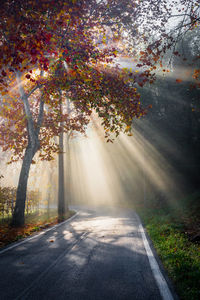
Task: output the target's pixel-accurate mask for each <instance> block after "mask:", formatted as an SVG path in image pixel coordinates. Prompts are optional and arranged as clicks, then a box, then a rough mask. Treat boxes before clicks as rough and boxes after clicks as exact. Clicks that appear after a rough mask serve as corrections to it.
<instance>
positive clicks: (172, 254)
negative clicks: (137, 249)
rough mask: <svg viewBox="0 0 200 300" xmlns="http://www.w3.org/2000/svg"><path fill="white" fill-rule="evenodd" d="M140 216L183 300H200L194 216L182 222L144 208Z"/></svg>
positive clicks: (199, 246)
mask: <svg viewBox="0 0 200 300" xmlns="http://www.w3.org/2000/svg"><path fill="white" fill-rule="evenodd" d="M137 212H138V214H139V215H140V217H141V219H142V221H143V222H144V224H145V227H146V229H147V232H148V234H149V236H150V238H151V240H152V242H153V244H154V247H155V249H156V251H157V253H158V255H159V257H160V258H161V261H162V262H163V265H164V267H165V268H166V270H167V272H168V275H169V277H170V278H171V280H172V281H173V282H174V285H175V288H176V291H177V294H178V295H179V297H180V299H184V300H186V299H187V300H188V299H190V300H197V299H200V244H199V243H197V242H191V240H190V238H189V236H188V232H187V228H188V227H187V226H189V223H188V219H189V218H190V216H189V215H190V214H191V212H190V211H188V213H186V212H185V214H184V215H182V218H178V216H177V215H176V213H175V212H173V213H172V212H169V210H165V209H150V208H141V207H140V208H139V209H138V211H137ZM179 213H180V211H179ZM175 215H176V217H175ZM195 217H196V216H195V215H194V219H195ZM183 220H186V221H185V223H184V222H183ZM190 225H191V224H190ZM193 227H194V224H193ZM185 230H186V231H185Z"/></svg>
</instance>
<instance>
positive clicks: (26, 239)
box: [0, 212, 79, 255]
mask: <svg viewBox="0 0 200 300" xmlns="http://www.w3.org/2000/svg"><path fill="white" fill-rule="evenodd" d="M78 214H79V212H76V214H75V215H73V216H72V217H71V218H69V219H67V220H66V221H64V222H61V223H59V224H57V225H54V226H53V227H50V228H48V229H45V230H43V231H42V232H40V233H38V234H36V235H34V236H31V237H28V238H25V239H24V240H23V241H21V242H18V243H15V244H14V245H12V246H10V247H8V248H6V249H3V250H1V251H0V255H1V254H3V253H5V252H7V251H9V250H11V249H13V248H16V247H18V246H20V245H22V244H24V243H26V242H28V241H30V240H33V239H35V238H37V237H39V236H40V235H43V234H45V233H46V232H48V231H51V230H53V229H55V228H57V227H59V226H61V225H63V224H66V223H68V222H69V221H71V220H72V219H74V218H75V217H76V216H77V215H78Z"/></svg>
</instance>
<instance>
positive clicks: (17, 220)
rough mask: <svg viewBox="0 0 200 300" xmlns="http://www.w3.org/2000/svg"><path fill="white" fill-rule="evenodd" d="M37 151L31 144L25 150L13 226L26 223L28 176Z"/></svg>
mask: <svg viewBox="0 0 200 300" xmlns="http://www.w3.org/2000/svg"><path fill="white" fill-rule="evenodd" d="M35 152H36V150H35V149H34V148H32V147H31V146H28V147H27V148H26V151H25V155H24V159H23V163H22V168H21V172H20V176H19V182H18V187H17V197H16V204H15V209H14V213H13V217H12V221H11V226H13V227H20V226H23V225H24V211H25V203H26V192H27V183H28V176H29V171H30V166H31V162H32V159H33V157H34V155H35Z"/></svg>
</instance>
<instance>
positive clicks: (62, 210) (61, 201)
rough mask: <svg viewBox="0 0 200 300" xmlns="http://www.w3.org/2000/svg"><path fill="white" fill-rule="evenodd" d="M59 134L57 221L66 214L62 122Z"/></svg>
mask: <svg viewBox="0 0 200 300" xmlns="http://www.w3.org/2000/svg"><path fill="white" fill-rule="evenodd" d="M60 114H61V118H62V92H61V91H60ZM60 128H61V132H60V135H59V148H60V152H59V154H58V219H59V220H62V219H63V218H64V216H65V214H66V206H65V188H64V143H63V138H64V132H63V122H62V120H61V122H60Z"/></svg>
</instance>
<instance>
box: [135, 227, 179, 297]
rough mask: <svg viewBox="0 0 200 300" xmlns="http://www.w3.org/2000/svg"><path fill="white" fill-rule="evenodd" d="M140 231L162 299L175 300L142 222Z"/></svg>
mask: <svg viewBox="0 0 200 300" xmlns="http://www.w3.org/2000/svg"><path fill="white" fill-rule="evenodd" d="M139 231H140V233H141V235H142V240H143V244H144V247H145V250H146V253H147V256H148V259H149V264H150V267H151V270H152V273H153V276H154V278H155V281H156V283H157V286H158V289H159V291H160V294H161V297H162V299H163V300H174V297H173V295H172V293H171V291H170V289H169V287H168V284H167V281H166V280H165V278H164V276H163V274H162V273H161V271H160V268H159V265H158V263H157V261H156V258H155V256H154V254H153V252H152V250H151V247H150V245H149V242H148V240H147V238H146V234H145V231H144V228H143V226H142V223H141V222H139Z"/></svg>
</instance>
